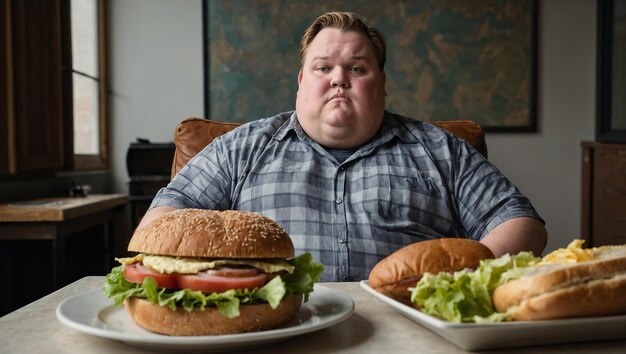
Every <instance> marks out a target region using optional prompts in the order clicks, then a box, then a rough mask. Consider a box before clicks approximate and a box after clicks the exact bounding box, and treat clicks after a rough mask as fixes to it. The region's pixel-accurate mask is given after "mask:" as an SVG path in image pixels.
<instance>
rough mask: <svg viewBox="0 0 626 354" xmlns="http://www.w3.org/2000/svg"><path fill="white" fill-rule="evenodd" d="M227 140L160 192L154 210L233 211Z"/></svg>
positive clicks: (215, 143) (207, 150)
mask: <svg viewBox="0 0 626 354" xmlns="http://www.w3.org/2000/svg"><path fill="white" fill-rule="evenodd" d="M227 151H228V150H227V149H226V146H225V145H224V139H221V137H219V138H217V139H215V140H214V141H213V142H212V143H211V144H209V145H208V146H206V147H205V148H204V149H203V150H202V151H200V152H199V153H198V154H197V155H196V156H194V157H193V158H192V159H191V160H189V162H188V163H187V165H185V167H183V168H182V169H181V170H180V172H179V173H178V174H177V175H176V176H174V178H173V179H172V181H170V183H169V184H168V185H167V186H166V187H164V188H161V190H159V192H158V193H157V194H156V196H155V197H154V199H153V200H152V204H151V205H150V209H152V208H154V207H158V206H171V207H174V208H177V209H182V208H198V209H213V210H227V209H230V205H231V200H230V194H231V193H230V188H231V172H230V171H231V169H230V168H229V165H230V163H229V158H228V156H227Z"/></svg>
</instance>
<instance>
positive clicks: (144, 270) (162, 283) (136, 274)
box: [124, 263, 178, 289]
mask: <svg viewBox="0 0 626 354" xmlns="http://www.w3.org/2000/svg"><path fill="white" fill-rule="evenodd" d="M146 277H151V278H152V279H154V280H156V282H157V287H159V288H168V289H178V282H177V280H176V274H161V273H159V272H155V271H153V270H152V269H150V268H148V267H146V266H144V265H143V264H141V263H133V264H127V265H124V278H126V280H128V281H129V282H131V283H139V284H141V283H143V279H144V278H146Z"/></svg>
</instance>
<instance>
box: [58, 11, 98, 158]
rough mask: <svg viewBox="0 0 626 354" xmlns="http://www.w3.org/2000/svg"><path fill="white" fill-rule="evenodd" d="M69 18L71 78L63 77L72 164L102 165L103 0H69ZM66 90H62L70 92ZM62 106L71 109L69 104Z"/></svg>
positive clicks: (69, 66)
mask: <svg viewBox="0 0 626 354" xmlns="http://www.w3.org/2000/svg"><path fill="white" fill-rule="evenodd" d="M69 18H70V19H69V23H70V26H69V27H70V31H69V32H70V34H71V35H70V37H71V41H70V43H71V55H66V58H71V64H70V65H67V67H68V68H69V71H70V73H71V80H69V79H67V78H66V80H65V82H66V83H68V82H71V88H72V90H71V98H72V104H71V116H72V136H73V139H72V140H73V146H72V147H71V151H73V155H74V156H73V157H74V158H73V164H74V166H73V167H74V169H93V168H104V167H106V161H107V149H106V141H107V129H106V127H107V125H106V83H105V80H104V79H105V65H104V58H105V57H104V49H105V48H104V35H103V34H104V1H102V0H69ZM65 38H66V39H67V35H66V36H65ZM68 61H69V60H68ZM66 64H67V63H66ZM68 91H69V90H68V89H66V90H65V92H66V95H68V96H69V95H70V93H68ZM66 102H67V101H66ZM66 104H68V105H69V103H66ZM65 110H66V112H68V111H70V109H69V107H66V108H65ZM68 114H69V112H68ZM66 131H67V130H66Z"/></svg>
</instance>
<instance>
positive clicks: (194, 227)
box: [103, 209, 323, 336]
mask: <svg viewBox="0 0 626 354" xmlns="http://www.w3.org/2000/svg"><path fill="white" fill-rule="evenodd" d="M128 250H129V251H131V252H138V253H139V254H138V255H136V256H134V257H130V258H121V259H118V261H119V262H120V263H122V265H121V266H118V267H116V268H113V270H112V272H111V273H110V274H108V275H107V280H106V282H105V284H104V286H103V289H104V292H105V294H106V295H107V296H108V297H110V298H111V299H113V300H114V302H115V303H116V304H118V305H119V304H122V303H123V304H124V307H125V308H126V311H127V312H128V314H129V315H130V317H131V318H132V319H133V320H134V321H135V322H136V323H137V324H138V325H139V326H141V327H143V328H145V329H147V330H149V331H153V332H157V333H162V334H168V335H181V336H188V335H216V334H230V333H242V332H251V331H261V330H267V329H271V328H275V327H277V326H280V325H281V324H284V323H286V322H288V321H289V320H291V319H292V318H293V317H294V316H295V314H296V313H297V311H298V309H299V307H300V305H301V302H302V300H303V298H304V300H305V301H306V299H307V298H308V296H309V293H310V292H312V291H313V284H314V283H315V282H317V281H319V280H320V278H321V275H322V270H323V267H322V265H321V264H318V263H312V262H311V255H310V254H308V253H305V254H302V255H300V256H298V257H295V258H294V256H295V251H294V247H293V244H292V242H291V239H290V238H289V235H288V234H287V233H286V232H285V231H284V229H283V228H282V227H280V226H279V225H278V224H277V223H275V222H274V221H272V220H270V219H268V218H266V217H264V216H262V215H260V214H256V213H250V212H241V211H210V210H199V209H181V210H177V211H174V212H171V213H168V214H166V215H164V216H162V217H160V218H158V219H156V220H154V221H152V222H151V223H149V224H148V225H146V227H144V228H142V229H139V230H138V231H137V232H135V234H134V235H133V237H132V238H131V240H130V242H129V245H128Z"/></svg>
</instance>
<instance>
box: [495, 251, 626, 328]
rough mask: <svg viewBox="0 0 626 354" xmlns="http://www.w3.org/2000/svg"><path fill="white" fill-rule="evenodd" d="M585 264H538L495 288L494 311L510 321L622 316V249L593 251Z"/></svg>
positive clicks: (625, 262) (625, 288)
mask: <svg viewBox="0 0 626 354" xmlns="http://www.w3.org/2000/svg"><path fill="white" fill-rule="evenodd" d="M596 250H597V251H596V254H595V258H594V259H593V260H589V261H583V262H579V263H566V264H547V265H540V266H537V267H535V268H534V269H532V270H531V271H529V272H528V273H526V274H525V275H523V276H522V277H521V278H519V279H516V280H513V281H510V282H508V283H505V284H503V285H500V286H499V287H497V288H496V289H495V290H494V292H493V294H492V300H493V304H494V307H495V309H496V310H497V311H498V312H505V311H507V310H509V309H511V318H512V319H513V320H546V319H556V318H567V317H584V316H604V315H613V314H619V313H626V301H624V299H626V246H605V247H598V248H597V249H596Z"/></svg>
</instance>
